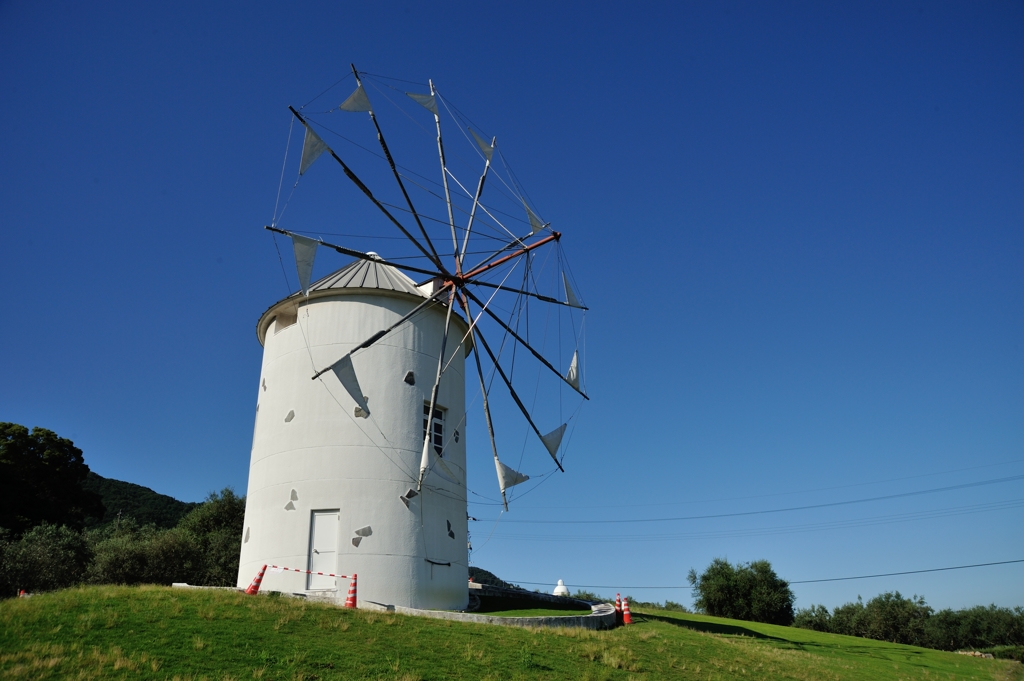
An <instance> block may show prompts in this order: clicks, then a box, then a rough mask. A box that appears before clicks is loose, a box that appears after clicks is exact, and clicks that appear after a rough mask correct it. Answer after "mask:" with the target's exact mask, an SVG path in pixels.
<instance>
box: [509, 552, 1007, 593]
mask: <svg viewBox="0 0 1024 681" xmlns="http://www.w3.org/2000/svg"><path fill="white" fill-rule="evenodd" d="M1011 563H1024V558H1020V559H1018V560H1000V561H996V562H994V563H975V564H973V565H954V566H952V567H941V568H929V569H927V570H906V571H905V572H884V573H881V574H877V575H859V576H857V577H831V578H829V579H803V580H799V581H795V582H789V583H790V584H815V583H819V582H845V581H849V580H852V579H874V578H875V577H895V576H897V575H919V574H922V573H925V572H945V571H947V570H967V569H969V568H979V567H988V566H990V565H1010V564H1011ZM511 583H512V584H529V585H531V586H533V585H541V586H548V585H550V584H551V582H522V581H519V580H512V581H511ZM572 586H574V587H576V588H578V589H623V590H625V589H692V588H693V586H692V585H690V584H687V585H686V586H620V585H617V584H616V585H610V584H573V585H572Z"/></svg>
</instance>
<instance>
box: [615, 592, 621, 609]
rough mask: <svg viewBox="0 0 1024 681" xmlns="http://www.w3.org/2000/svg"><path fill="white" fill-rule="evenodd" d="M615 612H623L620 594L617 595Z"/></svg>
mask: <svg viewBox="0 0 1024 681" xmlns="http://www.w3.org/2000/svg"><path fill="white" fill-rule="evenodd" d="M615 612H622V599H621V598H620V597H619V594H615Z"/></svg>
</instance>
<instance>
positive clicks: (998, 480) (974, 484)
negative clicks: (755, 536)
mask: <svg viewBox="0 0 1024 681" xmlns="http://www.w3.org/2000/svg"><path fill="white" fill-rule="evenodd" d="M1014 480H1024V475H1011V476H1008V477H1005V478H995V479H992V480H980V481H978V482H965V483H963V484H960V485H949V486H947V487H935V488H932V489H923V490H917V491H915V492H900V493H899V494H886V495H883V496H879V497H867V498H865V499H849V500H847V501H831V502H828V503H824V504H809V505H806V506H789V507H787V508H770V509H762V510H759V511H738V512H734V513H712V514H708V515H689V516H677V517H671V518H633V519H621V518H619V519H614V520H504V521H503V522H506V523H517V524H528V525H603V524H621V523H663V522H671V521H677V520H710V519H713V518H738V517H742V516H752V515H765V514H768V513H786V512H789V511H808V510H812V509H818V508H832V507H835V506H849V505H851V504H865V503H868V502H872V501H885V500H888V499H902V498H906V497H915V496H921V495H924V494H936V493H938V492H950V491H953V490H958V489H968V488H970V487H982V486H984V485H995V484H998V483H1002V482H1012V481H1014Z"/></svg>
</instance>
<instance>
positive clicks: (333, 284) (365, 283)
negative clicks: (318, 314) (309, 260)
mask: <svg viewBox="0 0 1024 681" xmlns="http://www.w3.org/2000/svg"><path fill="white" fill-rule="evenodd" d="M369 255H370V256H372V257H373V258H374V259H373V260H364V259H362V258H360V259H357V260H354V261H353V262H350V263H349V264H347V265H345V266H344V267H342V268H341V269H340V270H335V271H334V272H331V273H330V274H328V275H327V276H326V277H322V278H321V279H318V280H317V281H315V282H313V283H312V284H310V285H309V297H310V298H318V297H321V296H330V295H331V293H332V292H335V291H337V292H339V293H340V292H341V291H353V292H355V290H358V289H364V290H365V289H373V290H378V291H393V292H394V293H398V294H406V295H411V296H416V297H417V298H427V297H429V295H430V294H429V293H428V292H426V291H424V290H420V289H419V288H417V287H416V282H414V281H413V280H412V279H410V278H409V277H407V276H405V275H404V274H402V273H401V272H399V271H398V270H396V269H395V268H394V267H392V266H391V265H389V264H387V263H386V262H384V260H382V259H381V258H379V257H378V256H377V254H376V253H370V254H369ZM429 288H430V287H429V286H427V287H424V289H429ZM304 299H306V296H304V295H303V294H302V291H296V292H295V293H293V294H291V295H290V296H288V297H286V298H284V299H282V300H279V301H277V302H276V303H274V304H273V305H271V306H270V307H269V308H267V310H266V311H265V312H264V313H263V314H262V315H260V319H259V321H258V322H256V337H257V338H259V340H260V343H261V344H262V343H263V337H264V336H265V335H266V332H267V328H268V327H269V325H270V322H271V321H272V320H273V319H274V317H275V316H276V315H278V314H280V313H282V312H281V311H282V310H284V311H285V312H284V313H283V314H286V315H287V314H289V312H288V311H289V310H290V311H291V314H292V315H294V310H295V307H296V305H298V304H301V302H302V300H304ZM456 316H457V315H456Z"/></svg>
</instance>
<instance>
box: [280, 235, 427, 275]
mask: <svg viewBox="0 0 1024 681" xmlns="http://www.w3.org/2000/svg"><path fill="white" fill-rule="evenodd" d="M263 229H265V230H268V231H270V232H274V233H275V234H283V235H285V236H287V237H294V236H295V232H289V231H288V230H287V229H278V228H277V227H271V226H270V225H264V227H263ZM317 244H319V245H320V246H325V247H326V248H330V249H332V250H335V251H337V252H338V253H341V254H342V255H350V256H352V257H353V258H359V259H360V260H369V261H371V262H384V263H386V264H387V266H388V267H394V268H395V269H396V270H403V271H405V272H415V273H416V274H424V275H426V276H428V277H430V278H434V277H437V276H438V275H439V272H435V271H434V270H425V269H423V268H422V267H413V266H412V265H401V264H399V263H395V262H390V261H388V260H384V259H383V258H381V257H379V256H373V255H370V254H369V253H363V252H362V251H357V250H355V249H352V248H345V247H344V246H338V245H336V244H332V243H328V242H326V241H323V240H319V241H317Z"/></svg>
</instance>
